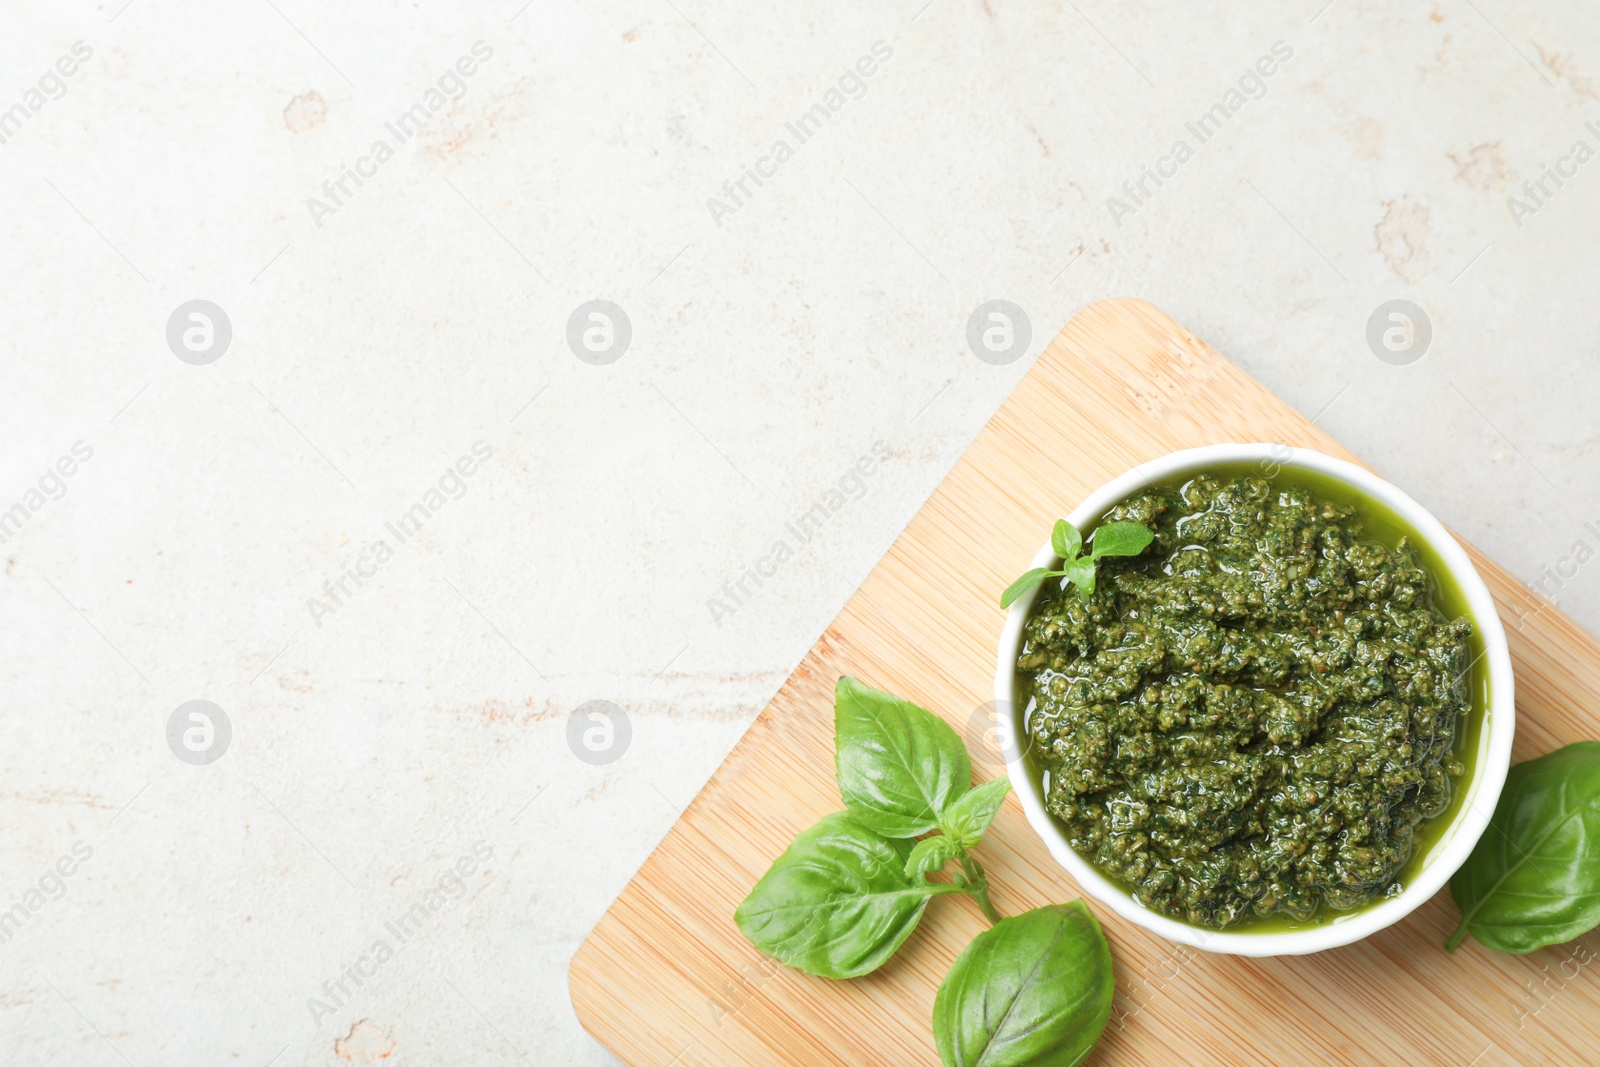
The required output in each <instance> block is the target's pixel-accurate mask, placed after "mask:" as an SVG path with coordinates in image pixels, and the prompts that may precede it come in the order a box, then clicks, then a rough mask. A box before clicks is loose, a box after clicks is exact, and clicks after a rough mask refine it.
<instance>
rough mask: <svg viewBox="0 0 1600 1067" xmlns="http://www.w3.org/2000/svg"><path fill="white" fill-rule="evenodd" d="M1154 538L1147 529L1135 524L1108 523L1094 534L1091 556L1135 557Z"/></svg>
mask: <svg viewBox="0 0 1600 1067" xmlns="http://www.w3.org/2000/svg"><path fill="white" fill-rule="evenodd" d="M1155 537H1156V535H1155V534H1154V533H1152V532H1151V531H1150V528H1149V527H1147V526H1141V525H1139V524H1138V523H1136V522H1108V523H1106V524H1105V525H1104V526H1101V527H1099V528H1097V529H1096V530H1095V532H1094V552H1093V556H1094V558H1095V559H1099V558H1100V557H1101V556H1137V555H1138V554H1139V553H1141V552H1143V551H1144V550H1145V548H1147V547H1148V546H1149V544H1150V542H1151V541H1154V540H1155Z"/></svg>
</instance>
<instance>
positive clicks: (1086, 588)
mask: <svg viewBox="0 0 1600 1067" xmlns="http://www.w3.org/2000/svg"><path fill="white" fill-rule="evenodd" d="M1155 536H1156V535H1155V534H1154V533H1153V532H1151V530H1150V528H1149V527H1147V526H1141V525H1140V524H1139V523H1136V522H1108V523H1105V524H1104V525H1102V526H1100V527H1098V528H1096V530H1095V531H1094V533H1092V534H1090V538H1091V543H1090V546H1089V554H1088V555H1087V556H1085V555H1082V554H1081V553H1082V552H1083V535H1082V534H1080V533H1079V532H1078V528H1077V527H1076V526H1074V525H1072V523H1070V522H1068V521H1067V520H1066V519H1058V520H1056V525H1055V529H1053V530H1052V531H1051V532H1050V547H1051V548H1052V549H1054V550H1055V554H1056V555H1057V556H1059V557H1060V558H1061V569H1060V570H1051V569H1050V568H1048V567H1035V568H1033V569H1032V570H1030V571H1028V572H1027V573H1026V574H1024V575H1023V576H1022V577H1021V578H1018V579H1017V580H1016V581H1014V582H1012V583H1011V584H1010V585H1008V586H1006V591H1005V592H1003V593H1001V594H1000V606H1001V607H1002V608H1009V607H1010V606H1011V605H1012V604H1013V603H1014V602H1015V601H1016V600H1017V598H1018V597H1020V596H1022V594H1023V593H1026V592H1027V591H1028V590H1030V589H1032V588H1033V587H1034V586H1036V585H1039V584H1040V583H1041V582H1043V581H1044V580H1045V579H1046V578H1065V579H1067V581H1069V582H1071V583H1072V584H1073V585H1074V586H1076V587H1077V589H1078V595H1079V596H1080V597H1083V598H1084V599H1085V600H1087V599H1088V598H1089V597H1090V595H1092V594H1093V593H1094V572H1095V564H1096V563H1097V562H1099V561H1100V560H1101V559H1103V558H1104V557H1106V556H1137V555H1138V554H1139V553H1141V552H1143V551H1144V550H1145V549H1146V548H1147V547H1148V546H1149V544H1150V542H1151V541H1154V540H1155Z"/></svg>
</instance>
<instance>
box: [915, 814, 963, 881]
mask: <svg viewBox="0 0 1600 1067" xmlns="http://www.w3.org/2000/svg"><path fill="white" fill-rule="evenodd" d="M969 795H970V794H969ZM955 858H956V846H955V842H953V841H951V840H950V839H949V838H948V837H945V836H943V835H942V834H941V835H939V836H937V837H929V838H924V839H923V840H921V841H918V842H917V844H916V847H915V848H913V849H912V850H911V855H910V856H909V857H907V859H906V877H907V878H909V879H911V880H912V881H913V882H920V881H923V880H924V879H925V878H927V877H928V875H930V874H934V873H936V872H938V871H941V870H943V869H944V865H945V864H947V863H949V862H950V861H951V860H953V859H955Z"/></svg>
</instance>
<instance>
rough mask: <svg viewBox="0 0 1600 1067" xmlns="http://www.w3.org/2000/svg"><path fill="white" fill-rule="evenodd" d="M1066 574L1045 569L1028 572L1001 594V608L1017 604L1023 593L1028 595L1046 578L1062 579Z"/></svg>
mask: <svg viewBox="0 0 1600 1067" xmlns="http://www.w3.org/2000/svg"><path fill="white" fill-rule="evenodd" d="M1065 573H1066V572H1065V571H1052V570H1049V569H1047V568H1045V567H1035V568H1033V570H1031V571H1028V572H1027V573H1026V574H1024V575H1023V576H1022V577H1021V578H1018V579H1017V580H1016V581H1014V582H1012V583H1011V584H1010V585H1008V586H1006V591H1005V592H1003V593H1001V594H1000V606H1001V607H1002V608H1009V607H1010V606H1011V605H1012V604H1014V603H1016V601H1017V599H1018V598H1019V597H1021V596H1022V594H1023V593H1026V592H1027V591H1028V590H1030V589H1032V588H1033V587H1034V586H1036V585H1038V584H1039V583H1040V582H1042V581H1044V580H1045V579H1046V578H1053V577H1060V576H1061V575H1063V574H1065Z"/></svg>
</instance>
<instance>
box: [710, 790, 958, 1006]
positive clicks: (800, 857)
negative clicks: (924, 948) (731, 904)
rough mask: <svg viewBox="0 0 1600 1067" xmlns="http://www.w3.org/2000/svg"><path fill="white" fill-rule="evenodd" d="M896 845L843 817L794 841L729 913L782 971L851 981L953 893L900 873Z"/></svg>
mask: <svg viewBox="0 0 1600 1067" xmlns="http://www.w3.org/2000/svg"><path fill="white" fill-rule="evenodd" d="M905 863H906V856H905V854H904V853H902V851H901V850H900V849H899V848H897V847H896V843H895V842H892V841H889V840H887V839H886V838H883V837H881V836H879V835H878V834H875V833H873V832H872V831H871V830H869V829H867V828H866V827H865V826H862V825H860V824H859V823H856V822H854V821H852V820H851V819H850V817H849V816H847V815H844V814H842V813H837V812H836V813H834V814H832V815H827V816H824V817H823V819H822V821H821V822H819V823H817V824H816V825H815V826H813V827H812V828H811V829H809V830H807V831H805V832H804V833H802V834H801V835H800V836H799V837H797V838H795V839H794V841H793V842H792V843H791V844H790V845H789V847H788V848H787V849H786V850H785V851H784V853H783V855H781V856H779V857H778V858H777V860H776V861H775V862H774V863H773V864H772V867H771V869H769V870H768V871H767V873H766V874H764V875H762V876H761V881H759V882H757V883H756V885H755V888H754V889H752V890H751V891H750V895H749V896H748V897H746V898H745V899H744V902H743V903H742V904H740V905H739V908H738V910H737V911H735V912H734V915H733V918H734V922H736V923H737V924H738V925H739V931H740V932H741V933H743V934H744V936H745V937H747V938H749V940H750V943H751V944H753V945H755V947H756V948H758V949H760V950H761V951H762V952H765V953H767V954H768V955H769V956H772V957H774V958H776V959H777V960H778V961H779V962H780V963H783V964H785V965H786V966H789V967H798V968H799V969H800V970H802V971H805V972H806V973H807V974H815V975H819V976H821V977H823V978H855V977H857V976H858V975H863V974H866V973H868V972H869V971H874V970H877V969H878V968H879V967H881V966H883V964H884V963H885V962H886V961H887V960H888V959H889V957H890V956H892V955H894V952H895V949H897V948H899V947H900V945H901V943H902V942H904V941H905V939H906V938H907V937H909V936H910V935H911V931H912V930H915V929H916V927H917V922H918V920H920V919H921V918H922V912H923V909H924V908H926V907H927V906H928V900H929V898H930V897H933V896H937V895H939V894H941V893H946V892H959V891H960V890H959V888H958V887H956V886H950V885H942V884H933V883H928V882H925V881H923V880H922V879H920V878H919V879H916V880H915V881H913V880H912V879H911V878H910V877H908V876H907V875H906V872H905Z"/></svg>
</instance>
